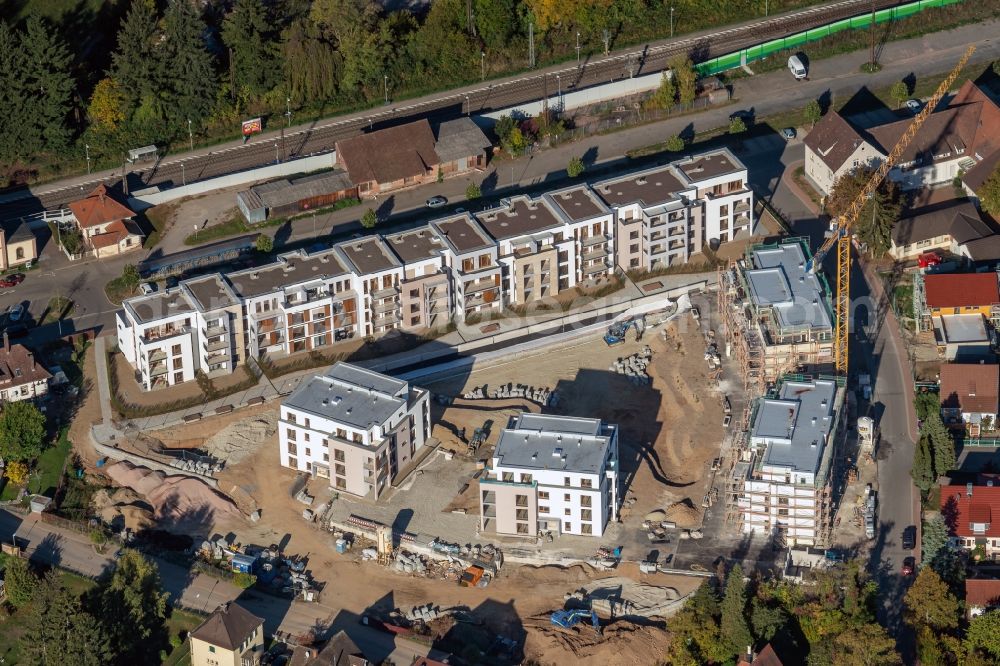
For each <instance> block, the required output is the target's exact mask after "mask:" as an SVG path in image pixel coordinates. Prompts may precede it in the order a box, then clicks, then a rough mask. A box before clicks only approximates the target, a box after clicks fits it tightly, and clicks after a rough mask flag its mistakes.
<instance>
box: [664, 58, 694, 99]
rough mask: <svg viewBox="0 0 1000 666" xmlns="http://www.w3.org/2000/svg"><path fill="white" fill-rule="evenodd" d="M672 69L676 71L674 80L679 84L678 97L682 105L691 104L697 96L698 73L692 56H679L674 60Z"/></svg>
mask: <svg viewBox="0 0 1000 666" xmlns="http://www.w3.org/2000/svg"><path fill="white" fill-rule="evenodd" d="M670 69H671V70H673V72H674V81H675V82H676V84H677V99H678V101H679V102H680V103H681V106H691V104H692V103H694V100H695V97H696V96H697V88H696V84H697V82H698V73H697V72H696V71H695V69H694V63H692V62H691V59H690V58H678V59H675V60H674V61H672V63H671V64H670Z"/></svg>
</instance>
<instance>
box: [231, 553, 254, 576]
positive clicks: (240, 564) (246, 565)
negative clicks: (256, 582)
mask: <svg viewBox="0 0 1000 666" xmlns="http://www.w3.org/2000/svg"><path fill="white" fill-rule="evenodd" d="M256 564H257V556H256V555H247V554H245V553H234V554H233V571H234V572H239V573H253V570H254V567H255V566H256Z"/></svg>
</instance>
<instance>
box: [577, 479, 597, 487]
mask: <svg viewBox="0 0 1000 666" xmlns="http://www.w3.org/2000/svg"><path fill="white" fill-rule="evenodd" d="M580 486H581V487H582V488H593V487H594V486H593V481H591V480H590V479H581V480H580Z"/></svg>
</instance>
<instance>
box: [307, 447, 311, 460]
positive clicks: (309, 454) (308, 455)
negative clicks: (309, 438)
mask: <svg viewBox="0 0 1000 666" xmlns="http://www.w3.org/2000/svg"><path fill="white" fill-rule="evenodd" d="M310 457H312V449H310V448H309V447H308V446H307V447H306V458H310Z"/></svg>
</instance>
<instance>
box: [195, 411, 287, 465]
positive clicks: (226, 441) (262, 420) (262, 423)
mask: <svg viewBox="0 0 1000 666" xmlns="http://www.w3.org/2000/svg"><path fill="white" fill-rule="evenodd" d="M277 432H278V414H277V412H274V411H271V412H265V413H263V414H260V415H259V416H255V417H253V418H249V419H243V420H240V421H234V422H233V423H230V424H229V425H227V426H226V427H225V428H223V429H222V430H220V431H219V432H217V433H215V434H214V435H212V436H211V437H209V438H208V439H206V440H205V443H204V444H203V445H202V446H201V448H202V449H203V450H204V451H205V452H206V453H207V454H208V455H210V456H212V457H214V458H216V459H218V460H225V461H226V462H227V463H228V464H230V465H235V464H237V463H239V462H240V461H242V460H243V459H244V458H246V457H247V456H249V455H251V454H252V453H253V452H254V451H256V450H257V448H258V447H259V446H260V445H261V444H263V443H264V442H266V441H268V440H270V439H272V438H274V436H275V435H276V434H277Z"/></svg>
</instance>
